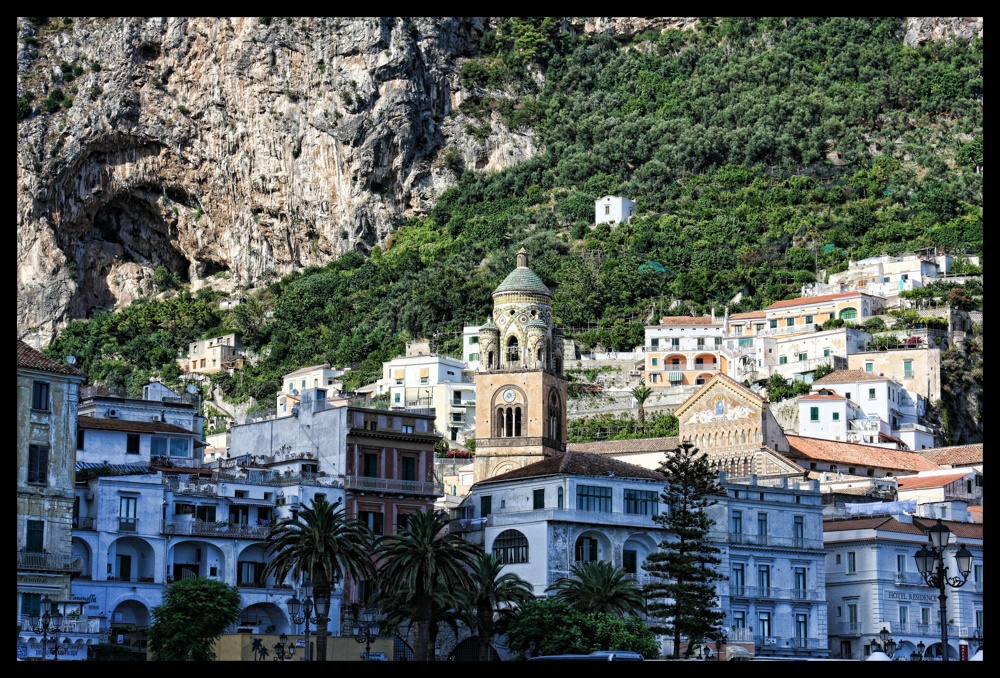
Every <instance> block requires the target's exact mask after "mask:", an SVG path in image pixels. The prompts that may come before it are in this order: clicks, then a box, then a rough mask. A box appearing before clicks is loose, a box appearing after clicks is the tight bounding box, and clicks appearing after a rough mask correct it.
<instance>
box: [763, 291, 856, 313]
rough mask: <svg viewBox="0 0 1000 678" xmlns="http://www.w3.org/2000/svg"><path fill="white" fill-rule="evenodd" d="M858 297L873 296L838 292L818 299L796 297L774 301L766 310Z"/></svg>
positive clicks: (823, 295)
mask: <svg viewBox="0 0 1000 678" xmlns="http://www.w3.org/2000/svg"><path fill="white" fill-rule="evenodd" d="M860 296H873V295H870V294H869V295H865V294H864V293H863V292H839V293H837V294H821V295H819V296H818V297H798V298H797V299H785V300H784V301H776V302H774V303H773V304H771V305H770V306H768V307H767V309H766V310H768V311H770V310H773V309H779V308H790V307H792V306H809V305H811V304H822V303H823V302H826V301H834V300H836V299H849V298H851V297H860Z"/></svg>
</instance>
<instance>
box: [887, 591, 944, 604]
mask: <svg viewBox="0 0 1000 678" xmlns="http://www.w3.org/2000/svg"><path fill="white" fill-rule="evenodd" d="M885 599H886V600H901V601H911V602H918V603H935V602H937V596H936V595H934V594H933V593H915V592H913V591H886V592H885Z"/></svg>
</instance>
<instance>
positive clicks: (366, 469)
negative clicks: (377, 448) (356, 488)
mask: <svg viewBox="0 0 1000 678" xmlns="http://www.w3.org/2000/svg"><path fill="white" fill-rule="evenodd" d="M361 475H363V476H364V477H365V478H378V454H375V453H374V452H365V453H364V454H362V455H361Z"/></svg>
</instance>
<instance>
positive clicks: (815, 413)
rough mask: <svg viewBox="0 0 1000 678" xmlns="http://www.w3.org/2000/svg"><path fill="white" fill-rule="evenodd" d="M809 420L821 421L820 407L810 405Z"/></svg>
mask: <svg viewBox="0 0 1000 678" xmlns="http://www.w3.org/2000/svg"><path fill="white" fill-rule="evenodd" d="M809 421H819V408H818V407H810V408H809Z"/></svg>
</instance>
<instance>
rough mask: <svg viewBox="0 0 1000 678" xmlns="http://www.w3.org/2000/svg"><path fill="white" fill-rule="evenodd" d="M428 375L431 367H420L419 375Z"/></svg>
mask: <svg viewBox="0 0 1000 678" xmlns="http://www.w3.org/2000/svg"><path fill="white" fill-rule="evenodd" d="M430 375H431V368H429V367H421V368H420V376H421V377H429V376H430Z"/></svg>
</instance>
